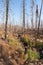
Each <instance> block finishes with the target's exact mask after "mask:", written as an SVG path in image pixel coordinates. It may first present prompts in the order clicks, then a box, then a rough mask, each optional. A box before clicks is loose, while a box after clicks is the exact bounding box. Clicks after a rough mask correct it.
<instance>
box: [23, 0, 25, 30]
mask: <svg viewBox="0 0 43 65" xmlns="http://www.w3.org/2000/svg"><path fill="white" fill-rule="evenodd" d="M23 31H25V0H23Z"/></svg>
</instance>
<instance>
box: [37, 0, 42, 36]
mask: <svg viewBox="0 0 43 65" xmlns="http://www.w3.org/2000/svg"><path fill="white" fill-rule="evenodd" d="M42 6H43V0H42V2H41V8H40V15H39V23H38V34H37V35H38V37H39V31H40V20H41V13H42Z"/></svg>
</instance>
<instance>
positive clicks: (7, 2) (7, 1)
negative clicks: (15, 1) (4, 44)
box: [5, 0, 9, 39]
mask: <svg viewBox="0 0 43 65" xmlns="http://www.w3.org/2000/svg"><path fill="white" fill-rule="evenodd" d="M8 10H9V0H6V22H5V39H7V23H8Z"/></svg>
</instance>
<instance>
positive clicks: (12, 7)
mask: <svg viewBox="0 0 43 65" xmlns="http://www.w3.org/2000/svg"><path fill="white" fill-rule="evenodd" d="M30 1H31V0H26V7H25V9H26V20H27V19H28V21H29V23H30V24H31V14H30V13H31V8H30V7H31V2H30ZM41 1H42V0H35V4H38V6H39V10H40V5H41ZM5 5H6V4H5V0H0V12H1V13H0V23H3V22H5V10H6V7H5ZM35 7H36V6H35ZM35 7H34V20H35ZM27 14H28V15H27ZM42 17H43V10H42ZM42 17H41V19H42V20H43V18H42ZM9 22H11V23H12V24H15V25H16V24H17V25H18V24H19V25H20V24H22V0H10V4H9V20H8V23H9Z"/></svg>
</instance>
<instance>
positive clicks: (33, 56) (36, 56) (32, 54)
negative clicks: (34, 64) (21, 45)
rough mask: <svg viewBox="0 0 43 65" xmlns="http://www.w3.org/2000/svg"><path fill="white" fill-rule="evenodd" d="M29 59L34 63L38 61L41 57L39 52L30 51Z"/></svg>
mask: <svg viewBox="0 0 43 65" xmlns="http://www.w3.org/2000/svg"><path fill="white" fill-rule="evenodd" d="M28 58H29V60H32V61H34V60H36V59H39V58H40V55H39V53H38V52H35V51H33V50H31V49H29V51H28Z"/></svg>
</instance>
